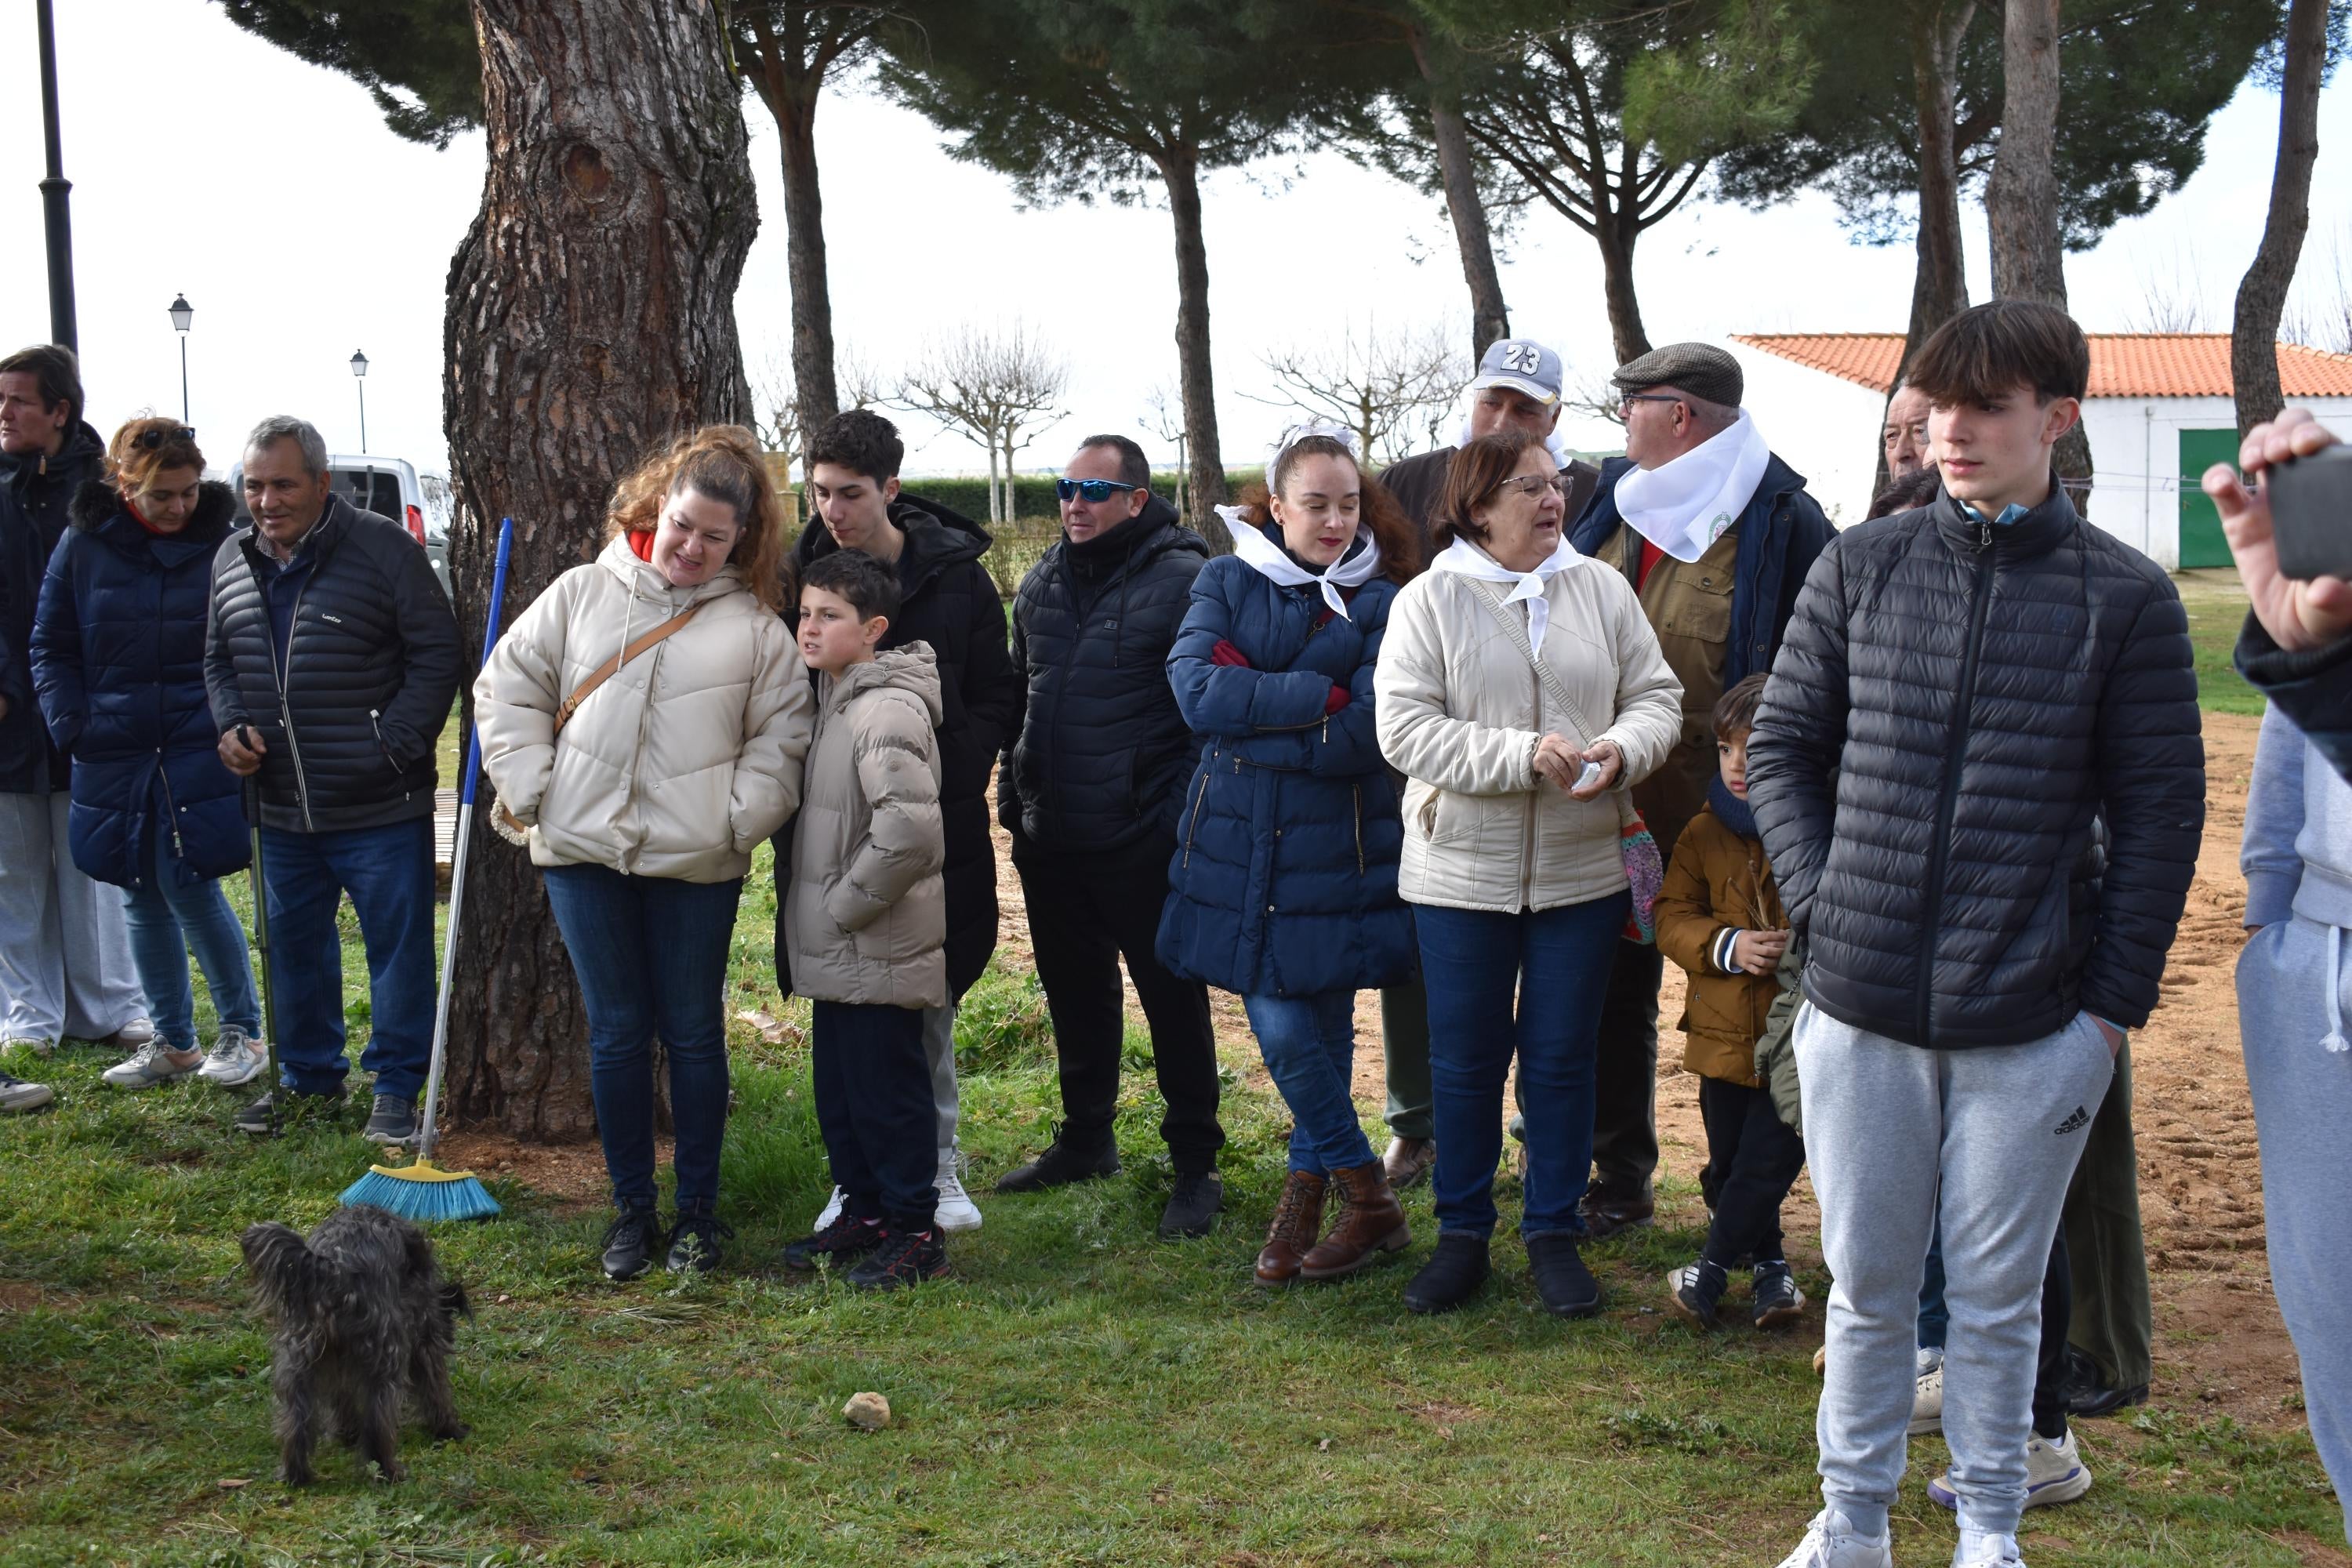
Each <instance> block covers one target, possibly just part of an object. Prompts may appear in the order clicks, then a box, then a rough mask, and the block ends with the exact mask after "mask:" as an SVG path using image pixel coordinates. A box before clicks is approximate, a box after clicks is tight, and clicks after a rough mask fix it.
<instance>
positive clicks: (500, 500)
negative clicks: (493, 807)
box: [443, 0, 759, 1141]
mask: <svg viewBox="0 0 2352 1568" xmlns="http://www.w3.org/2000/svg"><path fill="white" fill-rule="evenodd" d="M474 20H475V28H476V31H477V33H478V36H479V37H480V39H481V46H482V101H483V122H484V125H485V127H486V128H487V131H488V142H489V159H488V174H487V175H486V177H485V179H484V181H483V184H482V205H481V210H480V212H479V213H478V215H477V216H475V219H474V224H473V226H472V228H471V229H469V230H468V231H467V235H466V238H465V240H464V242H463V243H462V244H461V245H460V246H459V247H458V248H457V258H456V259H455V260H454V261H453V262H452V263H451V265H450V268H449V288H448V295H449V300H448V313H447V317H446V326H445V342H444V361H445V364H446V370H445V372H444V383H443V385H444V418H445V421H446V427H447V431H448V436H449V448H450V455H451V457H452V458H453V459H454V462H455V468H456V488H457V494H458V497H459V499H460V500H461V502H462V506H461V510H460V517H461V519H463V520H464V521H462V522H461V524H460V526H459V528H458V529H457V532H456V534H455V536H454V537H453V538H452V540H451V541H450V549H451V554H452V557H453V559H452V562H451V564H452V566H453V567H454V568H455V572H454V576H455V578H456V581H457V619H458V625H459V627H460V630H461V633H462V635H463V637H465V639H466V641H467V646H468V647H479V646H480V642H481V637H482V627H483V620H484V616H485V612H486V611H487V609H488V605H486V604H485V603H484V598H485V595H487V593H488V588H489V585H490V574H491V563H492V561H493V558H494V556H495V553H496V551H497V544H498V541H497V532H496V529H495V526H494V525H495V524H496V522H497V521H498V520H499V518H501V517H512V518H513V519H514V521H515V548H514V560H513V564H512V567H511V569H510V571H509V575H508V580H507V589H506V601H505V604H504V606H503V614H502V616H501V621H502V622H503V623H509V624H510V623H511V622H512V620H513V618H514V617H515V616H516V615H518V614H519V613H520V611H521V610H522V609H523V608H524V606H526V605H529V604H530V602H531V600H532V599H534V598H536V597H537V596H538V595H539V594H540V592H541V590H542V589H544V588H545V587H546V586H547V585H548V584H550V583H551V582H552V581H553V580H554V579H555V577H556V576H557V575H558V574H561V573H562V572H563V571H564V570H566V569H567V568H569V567H572V566H574V565H577V564H579V563H581V562H583V561H585V560H587V559H589V558H590V557H591V556H592V555H593V553H594V552H595V550H596V548H597V545H598V542H599V539H600V536H601V534H602V532H603V526H604V503H605V501H606V500H607V498H608V497H609V496H610V495H611V493H612V489H613V486H614V483H615V482H616V481H617V480H619V479H620V478H621V477H622V476H623V475H624V474H625V473H627V472H628V471H629V469H630V468H633V467H635V464H636V463H637V462H638V461H639V460H640V459H641V458H644V457H645V456H646V453H647V452H648V451H650V450H651V449H653V448H654V447H657V446H659V445H660V444H661V443H663V442H664V441H666V440H667V439H668V438H669V437H672V436H673V435H675V434H677V432H679V431H681V430H686V429H690V428H692V427H693V426H698V425H701V424H705V423H709V422H711V421H714V420H727V421H735V422H741V423H748V422H749V420H750V418H751V392H750V388H749V387H748V386H747V385H746V384H745V382H744V378H743V363H742V353H741V350H740V345H739V344H738V342H736V336H735V289H736V285H737V283H738V281H739V280H740V278H741V276H742V271H743V258H744V257H745V255H746V253H748V252H749V251H750V249H751V238H752V236H753V234H754V233H755V232H756V231H757V230H758V227H759V213H758V209H757V207H756V205H754V198H753V195H752V185H751V165H750V162H749V159H748V155H747V154H748V142H747V138H746V136H745V133H744V129H743V117H742V112H741V109H740V103H739V100H738V98H737V93H736V88H735V83H734V82H733V81H732V80H731V79H730V77H729V74H728V70H727V65H726V54H725V50H724V48H723V47H722V45H721V41H720V37H719V23H718V18H717V14H716V12H715V11H714V10H713V9H712V7H710V6H709V5H707V4H705V3H704V0H569V3H568V4H563V5H549V4H545V3H544V0H474ZM469 700H470V699H469ZM469 856H470V863H469V865H468V868H467V890H466V906H465V915H466V921H465V931H464V940H463V942H461V944H460V945H459V947H458V950H457V965H456V975H455V978H454V982H453V996H452V1000H451V1011H450V1023H449V1054H450V1073H449V1100H450V1105H451V1107H452V1110H453V1111H454V1112H455V1113H456V1114H457V1115H458V1116H460V1117H462V1118H464V1119H467V1120H469V1121H481V1122H488V1123H490V1124H493V1125H495V1126H497V1127H498V1128H499V1129H500V1130H501V1131H507V1132H509V1133H514V1134H517V1135H520V1136H523V1137H529V1138H534V1139H544V1140H550V1141H553V1140H561V1139H567V1138H582V1137H586V1136H587V1135H588V1134H589V1133H590V1132H591V1131H593V1128H594V1113H593V1108H592V1106H591V1104H590V1102H589V1096H588V1049H587V1042H588V1025H587V1018H586V1016H585V1014H584V1012H583V1009H582V1006H581V1003H580V994H579V991H578V988H577V987H576V985H575V984H573V980H572V963H571V960H570V958H569V957H568V956H567V955H566V953H565V952H564V948H563V942H562V938H561V936H560V935H559V934H558V933H557V931H556V928H555V922H554V920H553V919H552V918H551V915H550V914H549V912H548V907H547V899H546V895H545V892H544V891H543V889H542V888H541V880H540V876H539V873H538V872H537V871H535V870H534V869H533V868H531V865H530V859H529V858H528V857H527V856H525V855H524V854H523V853H522V852H521V851H520V850H518V849H515V848H513V847H510V846H509V845H508V844H507V843H506V842H505V841H504V840H502V839H500V838H499V837H497V836H496V835H494V834H492V833H491V832H490V831H489V830H488V826H487V814H485V817H484V819H482V820H481V821H478V825H477V831H476V832H475V834H474V837H473V842H472V844H471V846H470V849H469Z"/></svg>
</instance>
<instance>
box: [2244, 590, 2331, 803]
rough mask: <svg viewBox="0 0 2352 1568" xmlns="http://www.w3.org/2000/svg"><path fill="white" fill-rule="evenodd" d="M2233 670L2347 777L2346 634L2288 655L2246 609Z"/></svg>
mask: <svg viewBox="0 0 2352 1568" xmlns="http://www.w3.org/2000/svg"><path fill="white" fill-rule="evenodd" d="M2237 664H2238V673H2239V674H2240V675H2242V676H2244V677H2245V678H2246V679H2247V681H2248V682H2249V683H2251V684H2252V686H2253V687H2254V688H2255V689H2257V690H2259V691H2261V692H2262V694H2263V696H2265V697H2267V698H2269V699H2270V700H2272V701H2273V702H2275V703H2277V704H2278V705H2279V708H2280V710H2282V711H2284V713H2285V714H2286V716H2287V717H2288V718H2290V719H2292V720H2294V727H2295V728H2296V729H2298V730H2300V731H2303V732H2304V734H2305V735H2306V736H2308V737H2309V738H2310V741H2311V743H2312V744H2313V745H2315V746H2317V747H2318V748H2319V754H2320V755H2321V756H2324V757H2326V759H2327V761H2328V763H2329V764H2330V765H2331V766H2333V767H2334V768H2335V769H2336V772H2337V773H2342V774H2343V775H2344V776H2345V777H2346V778H2347V779H2352V637H2339V638H2338V639H2336V641H2335V642H2333V643H2330V644H2329V645H2328V646H2327V647H2315V648H2305V649H2304V650H2303V651H2302V652H2300V653H2289V652H2287V651H2286V649H2284V648H2283V647H2279V645H2278V644H2277V643H2275V642H2273V640H2272V639H2271V634H2270V633H2268V632H2266V631H2264V630H2263V623H2262V622H2260V621H2258V620H2256V619H2255V618H2254V617H2253V616H2252V614H2251V613H2249V614H2248V615H2247V616H2246V624H2245V626H2244V628H2243V629H2242V631H2240V632H2239V634H2238V653H2237Z"/></svg>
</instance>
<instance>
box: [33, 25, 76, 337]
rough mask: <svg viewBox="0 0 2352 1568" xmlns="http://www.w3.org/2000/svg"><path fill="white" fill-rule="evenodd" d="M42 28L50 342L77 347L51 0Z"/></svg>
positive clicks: (43, 194)
mask: <svg viewBox="0 0 2352 1568" xmlns="http://www.w3.org/2000/svg"><path fill="white" fill-rule="evenodd" d="M33 15H34V19H35V20H36V22H37V23H38V24H39V28H40V40H41V42H40V47H41V134H42V138H43V140H44V141H45V142H47V151H48V155H49V173H48V177H47V179H45V180H43V181H42V182H41V218H42V226H43V227H44V228H45V229H46V230H47V234H48V241H49V341H50V342H55V343H58V344H61V345H63V346H64V347H66V348H69V349H79V337H78V334H77V333H76V332H75V331H74V286H73V223H72V220H71V218H70V217H69V216H68V213H67V209H66V197H67V194H68V192H70V191H71V190H72V189H73V182H72V181H70V180H68V179H67V178H66V172H65V152H64V144H63V143H62V142H60V141H59V139H58V28H57V22H56V20H55V19H54V18H53V17H52V16H50V15H49V0H36V4H35V5H34V6H33Z"/></svg>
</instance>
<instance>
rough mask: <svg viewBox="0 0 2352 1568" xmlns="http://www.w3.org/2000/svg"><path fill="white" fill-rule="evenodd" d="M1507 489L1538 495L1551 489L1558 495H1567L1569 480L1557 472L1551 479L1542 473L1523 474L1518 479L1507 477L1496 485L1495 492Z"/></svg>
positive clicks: (1525, 494) (1518, 492)
mask: <svg viewBox="0 0 2352 1568" xmlns="http://www.w3.org/2000/svg"><path fill="white" fill-rule="evenodd" d="M1505 490H1511V491H1514V492H1516V493H1517V494H1519V495H1523V496H1538V497H1540V496H1541V495H1542V494H1543V492H1544V491H1546V490H1549V491H1551V493H1552V494H1554V495H1556V496H1562V497H1565V496H1566V495H1567V494H1568V481H1567V480H1566V479H1561V478H1560V477H1559V475H1557V474H1554V475H1553V476H1551V477H1550V478H1549V479H1546V478H1545V477H1544V476H1543V475H1541V474H1521V475H1520V476H1519V477H1518V478H1517V479H1505V480H1504V481H1503V482H1502V483H1501V484H1499V485H1496V487H1495V490H1494V493H1496V495H1500V494H1501V493H1502V492H1503V491H1505Z"/></svg>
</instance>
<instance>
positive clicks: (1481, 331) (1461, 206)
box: [1429, 92, 1511, 363]
mask: <svg viewBox="0 0 2352 1568" xmlns="http://www.w3.org/2000/svg"><path fill="white" fill-rule="evenodd" d="M1429 122H1430V129H1431V132H1432V133H1433V136H1434V137H1435V139H1436V142H1437V167H1438V171H1439V173H1440V174H1441V175H1442V176H1443V177H1444V181H1445V211H1446V213H1447V215H1448V216H1451V217H1452V218H1453V219H1454V247H1455V248H1456V249H1458V250H1460V251H1461V253H1462V277H1463V280H1464V281H1465V282H1467V283H1468V284H1469V285H1470V358H1471V361H1472V363H1476V361H1477V359H1478V357H1479V356H1480V355H1482V354H1484V353H1486V346H1487V345H1488V344H1489V343H1492V342H1496V341H1497V340H1498V339H1502V338H1507V337H1509V336H1510V335H1511V313H1510V310H1509V309H1508V308H1507V306H1506V305H1505V304H1504V303H1503V279H1502V274H1501V273H1500V272H1498V271H1496V268H1495V245H1494V241H1493V239H1492V238H1491V237H1489V236H1488V234H1487V232H1486V200H1485V198H1484V197H1483V196H1481V195H1479V193H1478V172H1477V168H1476V166H1475V164H1474V163H1472V162H1471V159H1470V136H1469V133H1468V132H1466V131H1465V130H1464V129H1463V127H1462V111H1461V110H1459V109H1458V108H1456V107H1454V105H1452V104H1449V103H1447V102H1445V101H1444V100H1443V99H1442V98H1440V97H1439V96H1438V95H1437V94H1436V93H1434V92H1433V93H1432V94H1431V95H1430V100H1429Z"/></svg>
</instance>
